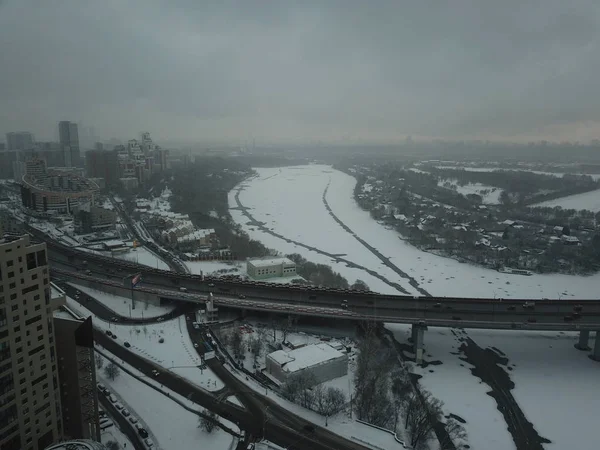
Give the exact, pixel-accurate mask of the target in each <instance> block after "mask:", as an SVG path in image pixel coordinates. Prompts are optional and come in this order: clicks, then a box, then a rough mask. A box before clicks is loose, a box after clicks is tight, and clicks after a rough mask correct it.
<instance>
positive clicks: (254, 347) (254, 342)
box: [248, 336, 263, 360]
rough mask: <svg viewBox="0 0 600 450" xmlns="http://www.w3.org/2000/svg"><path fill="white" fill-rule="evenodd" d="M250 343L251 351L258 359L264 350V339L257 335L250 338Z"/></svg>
mask: <svg viewBox="0 0 600 450" xmlns="http://www.w3.org/2000/svg"><path fill="white" fill-rule="evenodd" d="M248 344H249V347H250V351H251V352H252V354H253V355H254V359H255V360H256V359H257V358H259V357H260V354H261V352H262V349H263V341H262V340H261V339H260V338H259V337H258V336H257V337H253V338H251V339H250V340H249V342H248Z"/></svg>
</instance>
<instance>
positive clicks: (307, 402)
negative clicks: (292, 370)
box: [281, 371, 317, 408]
mask: <svg viewBox="0 0 600 450" xmlns="http://www.w3.org/2000/svg"><path fill="white" fill-rule="evenodd" d="M316 384H317V380H316V378H315V376H314V375H313V374H312V373H311V372H306V371H305V372H302V373H299V374H297V375H292V376H290V377H289V378H288V379H287V380H286V382H285V383H283V385H282V386H281V395H283V396H284V397H285V398H287V399H288V400H289V401H291V402H294V403H298V404H299V405H301V406H303V407H305V408H311V407H312V406H313V402H314V399H315V396H314V393H313V391H312V389H313V388H314V387H315V386H316Z"/></svg>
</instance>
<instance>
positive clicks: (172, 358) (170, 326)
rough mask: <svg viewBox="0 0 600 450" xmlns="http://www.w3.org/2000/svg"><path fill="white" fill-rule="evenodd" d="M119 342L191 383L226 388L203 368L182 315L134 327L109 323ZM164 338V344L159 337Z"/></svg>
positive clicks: (213, 388) (213, 389)
mask: <svg viewBox="0 0 600 450" xmlns="http://www.w3.org/2000/svg"><path fill="white" fill-rule="evenodd" d="M109 328H110V330H111V331H112V332H113V333H114V334H116V335H117V339H118V342H121V341H124V342H125V341H126V342H129V343H130V344H131V348H130V350H131V351H133V352H136V353H139V354H140V355H141V356H144V357H145V358H147V359H150V360H152V361H154V362H156V363H157V364H159V365H161V366H163V367H166V368H168V369H169V370H170V371H172V372H174V373H176V374H178V375H180V376H182V377H184V378H185V379H187V380H189V381H190V382H192V383H194V384H196V385H197V386H200V387H202V388H204V389H206V390H209V391H216V390H219V389H221V388H222V387H223V383H222V382H221V380H219V379H218V378H217V376H216V375H215V374H214V373H212V371H211V370H210V369H208V368H206V369H201V368H199V367H198V366H199V365H200V364H201V360H200V356H199V355H198V353H197V352H196V349H195V348H194V345H193V344H192V341H191V340H190V338H189V335H188V333H187V329H186V324H185V319H184V317H183V316H180V317H178V318H177V319H173V320H168V321H165V322H160V323H156V324H149V325H142V326H137V325H136V326H131V325H115V324H110V325H109ZM161 338H162V339H164V342H163V343H160V342H159V339H161Z"/></svg>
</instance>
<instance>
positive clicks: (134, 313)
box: [69, 283, 174, 318]
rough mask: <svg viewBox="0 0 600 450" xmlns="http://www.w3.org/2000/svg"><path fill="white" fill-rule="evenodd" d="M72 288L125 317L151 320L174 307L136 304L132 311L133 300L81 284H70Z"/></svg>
mask: <svg viewBox="0 0 600 450" xmlns="http://www.w3.org/2000/svg"><path fill="white" fill-rule="evenodd" d="M69 284H71V286H73V287H75V288H77V289H79V290H80V291H81V292H83V293H85V294H87V295H89V296H90V297H93V298H95V299H96V300H98V301H99V302H100V303H102V304H103V305H104V306H106V307H107V308H109V309H111V310H113V311H114V312H115V313H117V314H119V315H121V316H125V317H141V318H150V317H158V316H162V315H164V314H167V313H169V312H171V311H172V310H173V308H174V306H155V305H150V304H148V303H142V302H136V308H135V309H131V299H130V298H127V297H121V296H119V295H113V294H109V293H107V292H103V291H99V290H97V289H92V288H89V287H86V286H81V285H79V284H74V283H69Z"/></svg>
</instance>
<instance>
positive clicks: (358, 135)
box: [0, 0, 600, 146]
mask: <svg viewBox="0 0 600 450" xmlns="http://www.w3.org/2000/svg"><path fill="white" fill-rule="evenodd" d="M426 3H428V2H411V1H400V0H397V1H391V0H390V1H381V2H377V3H374V4H371V5H369V6H367V5H366V4H365V3H364V2H359V1H357V0H346V1H331V2H316V1H307V2H302V3H301V4H296V3H291V2H290V3H288V2H285V4H284V2H266V1H237V2H236V1H191V0H174V1H160V0H144V1H142V0H132V1H129V2H120V1H117V0H110V1H107V2H91V1H82V0H62V1H59V2H35V1H31V0H20V1H17V0H4V1H0V51H1V52H2V54H3V55H4V61H5V64H4V67H3V72H2V76H1V77H0V94H1V96H2V98H3V102H2V107H1V108H0V111H1V112H0V134H1V135H2V136H3V135H4V133H6V132H9V131H21V130H26V131H31V132H33V133H34V134H35V136H36V139H38V140H53V139H55V135H56V131H55V130H56V127H57V125H58V121H60V120H71V121H75V122H81V123H83V124H85V125H86V126H93V127H94V128H95V130H96V134H97V135H98V136H100V137H101V138H103V139H110V138H111V137H117V138H119V139H128V138H134V137H138V135H139V132H140V131H143V130H146V131H150V132H151V134H152V136H153V138H155V140H157V141H172V142H181V143H182V144H183V143H189V144H194V143H201V142H204V143H210V145H220V144H221V145H231V146H236V145H251V144H252V142H253V141H254V140H255V141H256V143H257V145H272V144H309V143H316V142H322V143H326V144H331V143H332V144H350V145H352V144H361V143H381V144H384V143H386V144H392V143H397V142H402V141H404V140H405V139H406V137H408V136H411V137H412V139H414V140H419V139H427V140H433V139H445V140H471V139H481V140H488V139H489V140H492V141H506V142H528V141H538V140H548V141H553V142H561V141H581V142H588V141H590V140H592V139H596V138H598V137H600V104H598V102H597V101H596V99H595V95H594V94H595V93H596V90H597V89H596V85H597V80H598V78H599V77H600V59H598V58H596V57H595V55H597V54H598V53H600V27H599V23H600V3H598V2H593V1H590V0H575V1H574V2H573V3H571V4H565V3H564V2H559V1H557V0H544V1H541V0H540V1H537V0H536V1H524V2H523V1H519V2H517V1H515V0H511V1H505V2H494V3H487V4H483V3H482V2H477V3H474V2H471V1H467V0H459V1H456V2H452V3H449V4H447V5H446V4H433V3H431V4H426Z"/></svg>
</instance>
